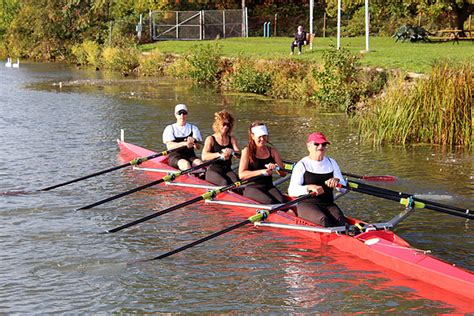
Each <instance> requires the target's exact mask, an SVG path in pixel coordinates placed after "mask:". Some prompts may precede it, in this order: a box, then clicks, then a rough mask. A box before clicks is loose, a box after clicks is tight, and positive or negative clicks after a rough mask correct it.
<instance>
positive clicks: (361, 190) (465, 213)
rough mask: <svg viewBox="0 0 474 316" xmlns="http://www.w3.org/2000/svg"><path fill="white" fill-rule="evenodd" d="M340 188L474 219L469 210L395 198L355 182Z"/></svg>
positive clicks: (408, 198)
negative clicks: (458, 209) (457, 209)
mask: <svg viewBox="0 0 474 316" xmlns="http://www.w3.org/2000/svg"><path fill="white" fill-rule="evenodd" d="M338 186H339V187H340V188H345V189H348V190H351V191H354V192H359V193H364V194H367V195H372V196H376V197H380V198H383V199H387V200H391V201H396V202H399V203H400V204H403V205H405V206H412V207H414V208H426V209H429V210H433V211H436V212H441V213H446V214H450V215H454V216H459V217H463V218H467V219H474V214H471V211H470V210H469V209H466V210H464V211H463V212H461V211H455V210H453V209H448V208H443V207H439V206H436V205H432V204H427V203H424V202H421V201H420V200H419V199H417V198H416V197H413V196H408V197H405V198H400V197H397V196H394V195H393V194H388V193H383V192H375V191H373V190H368V189H366V188H364V187H363V186H362V187H359V185H358V184H356V183H354V182H349V183H348V185H347V186H345V185H341V184H339V185H338ZM436 204H437V203H436Z"/></svg>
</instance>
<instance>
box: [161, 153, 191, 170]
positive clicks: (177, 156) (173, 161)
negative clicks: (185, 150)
mask: <svg viewBox="0 0 474 316" xmlns="http://www.w3.org/2000/svg"><path fill="white" fill-rule="evenodd" d="M193 154H194V155H193V156H186V155H183V154H181V153H177V152H174V153H171V154H169V155H168V165H170V166H171V167H173V168H177V169H179V168H178V161H180V160H181V159H185V160H187V161H189V163H191V164H192V163H193V161H194V160H196V159H198V158H197V157H196V154H195V153H194V152H193Z"/></svg>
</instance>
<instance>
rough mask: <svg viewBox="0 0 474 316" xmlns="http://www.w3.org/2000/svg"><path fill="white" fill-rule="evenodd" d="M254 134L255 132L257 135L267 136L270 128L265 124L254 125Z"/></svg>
mask: <svg viewBox="0 0 474 316" xmlns="http://www.w3.org/2000/svg"><path fill="white" fill-rule="evenodd" d="M252 134H254V135H255V137H260V136H265V135H268V129H267V127H266V126H265V125H257V126H254V127H252Z"/></svg>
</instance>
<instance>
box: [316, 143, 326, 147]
mask: <svg viewBox="0 0 474 316" xmlns="http://www.w3.org/2000/svg"><path fill="white" fill-rule="evenodd" d="M319 145H322V146H323V147H326V146H327V145H328V143H313V146H314V147H319Z"/></svg>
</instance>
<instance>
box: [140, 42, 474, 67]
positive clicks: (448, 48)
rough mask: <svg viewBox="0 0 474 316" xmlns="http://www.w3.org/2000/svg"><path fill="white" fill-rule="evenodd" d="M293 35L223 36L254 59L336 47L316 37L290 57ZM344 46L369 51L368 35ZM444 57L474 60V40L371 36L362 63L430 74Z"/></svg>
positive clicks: (162, 45)
mask: <svg viewBox="0 0 474 316" xmlns="http://www.w3.org/2000/svg"><path fill="white" fill-rule="evenodd" d="M291 40H292V39H291V38H289V37H271V38H262V37H250V38H231V39H221V40H219V41H218V42H219V44H220V45H221V46H222V49H223V54H224V55H225V56H229V57H234V56H238V55H242V56H250V57H253V58H265V59H274V58H292V59H295V60H315V61H318V60H320V59H321V54H322V52H323V51H324V50H328V49H331V47H335V45H336V38H334V37H332V38H331V37H327V38H315V42H314V47H313V50H312V51H311V50H309V48H304V52H303V54H302V55H300V56H298V55H294V56H289V52H290V44H291ZM207 43H211V44H212V43H214V41H162V42H156V43H153V44H146V45H143V46H142V47H141V49H142V50H143V51H152V50H154V49H157V50H158V51H160V52H163V53H175V54H184V53H188V52H189V51H190V48H191V47H192V46H195V45H204V44H207ZM341 46H342V47H344V48H347V49H349V50H350V51H352V52H354V53H360V52H361V51H364V50H365V38H364V37H351V38H342V39H341ZM440 58H453V59H455V60H461V59H462V60H469V61H471V62H474V41H472V40H471V41H460V42H459V44H457V43H454V42H442V43H440V42H437V43H410V42H405V43H401V42H398V43H395V40H394V39H393V38H389V37H372V38H370V52H369V53H364V54H363V57H362V58H361V63H362V64H363V65H365V66H372V67H382V68H386V69H394V68H396V69H402V70H405V71H412V72H422V73H426V72H428V71H429V70H430V69H431V64H432V63H433V61H434V60H437V59H440Z"/></svg>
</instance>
